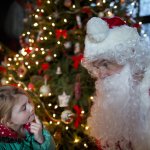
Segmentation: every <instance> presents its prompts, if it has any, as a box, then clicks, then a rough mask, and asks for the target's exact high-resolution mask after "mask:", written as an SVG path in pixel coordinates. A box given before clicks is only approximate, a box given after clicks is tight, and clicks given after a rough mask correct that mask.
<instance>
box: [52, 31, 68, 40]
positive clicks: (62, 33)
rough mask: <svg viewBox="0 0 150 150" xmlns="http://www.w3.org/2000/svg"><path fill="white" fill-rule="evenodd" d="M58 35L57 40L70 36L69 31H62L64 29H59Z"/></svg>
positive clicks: (56, 32)
mask: <svg viewBox="0 0 150 150" xmlns="http://www.w3.org/2000/svg"><path fill="white" fill-rule="evenodd" d="M55 34H56V38H57V39H60V38H61V37H63V38H64V39H66V38H67V36H68V34H67V30H62V29H57V30H56V31H55Z"/></svg>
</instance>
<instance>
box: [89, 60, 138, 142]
mask: <svg viewBox="0 0 150 150" xmlns="http://www.w3.org/2000/svg"><path fill="white" fill-rule="evenodd" d="M105 62H107V63H106V64H105V63H104V61H103V62H101V63H99V68H98V70H99V74H97V75H98V76H97V81H96V97H95V101H94V105H93V106H92V109H91V116H90V117H89V119H88V125H89V126H90V127H92V128H91V135H92V136H95V137H96V138H98V139H100V138H103V139H109V138H110V139H111V138H112V139H113V138H114V136H115V137H116V138H120V137H121V136H123V135H124V136H125V137H126V135H125V134H126V132H127V131H126V130H124V128H126V129H127V130H130V129H132V127H133V126H134V125H135V122H136V120H137V112H136V113H135V112H134V111H135V110H138V108H136V107H138V106H137V105H135V104H134V103H135V101H134V99H137V95H136V94H135V91H136V86H135V85H134V79H133V78H132V75H131V69H130V65H128V64H127V65H125V66H120V65H118V64H115V63H113V64H112V62H108V61H105ZM136 93H137V92H136ZM137 101H138V99H137ZM133 107H134V108H133ZM133 116H134V117H133ZM132 117H133V118H132ZM112 123H113V126H112ZM132 130H133V129H132ZM127 134H128V132H127Z"/></svg>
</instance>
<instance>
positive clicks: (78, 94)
mask: <svg viewBox="0 0 150 150" xmlns="http://www.w3.org/2000/svg"><path fill="white" fill-rule="evenodd" d="M74 94H75V100H79V99H80V98H81V83H80V74H77V75H76V83H75V86H74Z"/></svg>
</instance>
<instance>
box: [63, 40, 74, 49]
mask: <svg viewBox="0 0 150 150" xmlns="http://www.w3.org/2000/svg"><path fill="white" fill-rule="evenodd" d="M71 46H72V43H71V41H67V42H65V43H64V47H65V48H66V49H69V48H71Z"/></svg>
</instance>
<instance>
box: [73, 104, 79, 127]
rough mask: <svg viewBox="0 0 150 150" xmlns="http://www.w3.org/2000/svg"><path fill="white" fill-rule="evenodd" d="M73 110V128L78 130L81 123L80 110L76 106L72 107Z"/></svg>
mask: <svg viewBox="0 0 150 150" xmlns="http://www.w3.org/2000/svg"><path fill="white" fill-rule="evenodd" d="M73 109H74V110H75V112H76V119H75V121H74V127H75V128H78V127H79V125H80V122H81V108H80V107H79V106H78V105H74V107H73Z"/></svg>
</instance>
